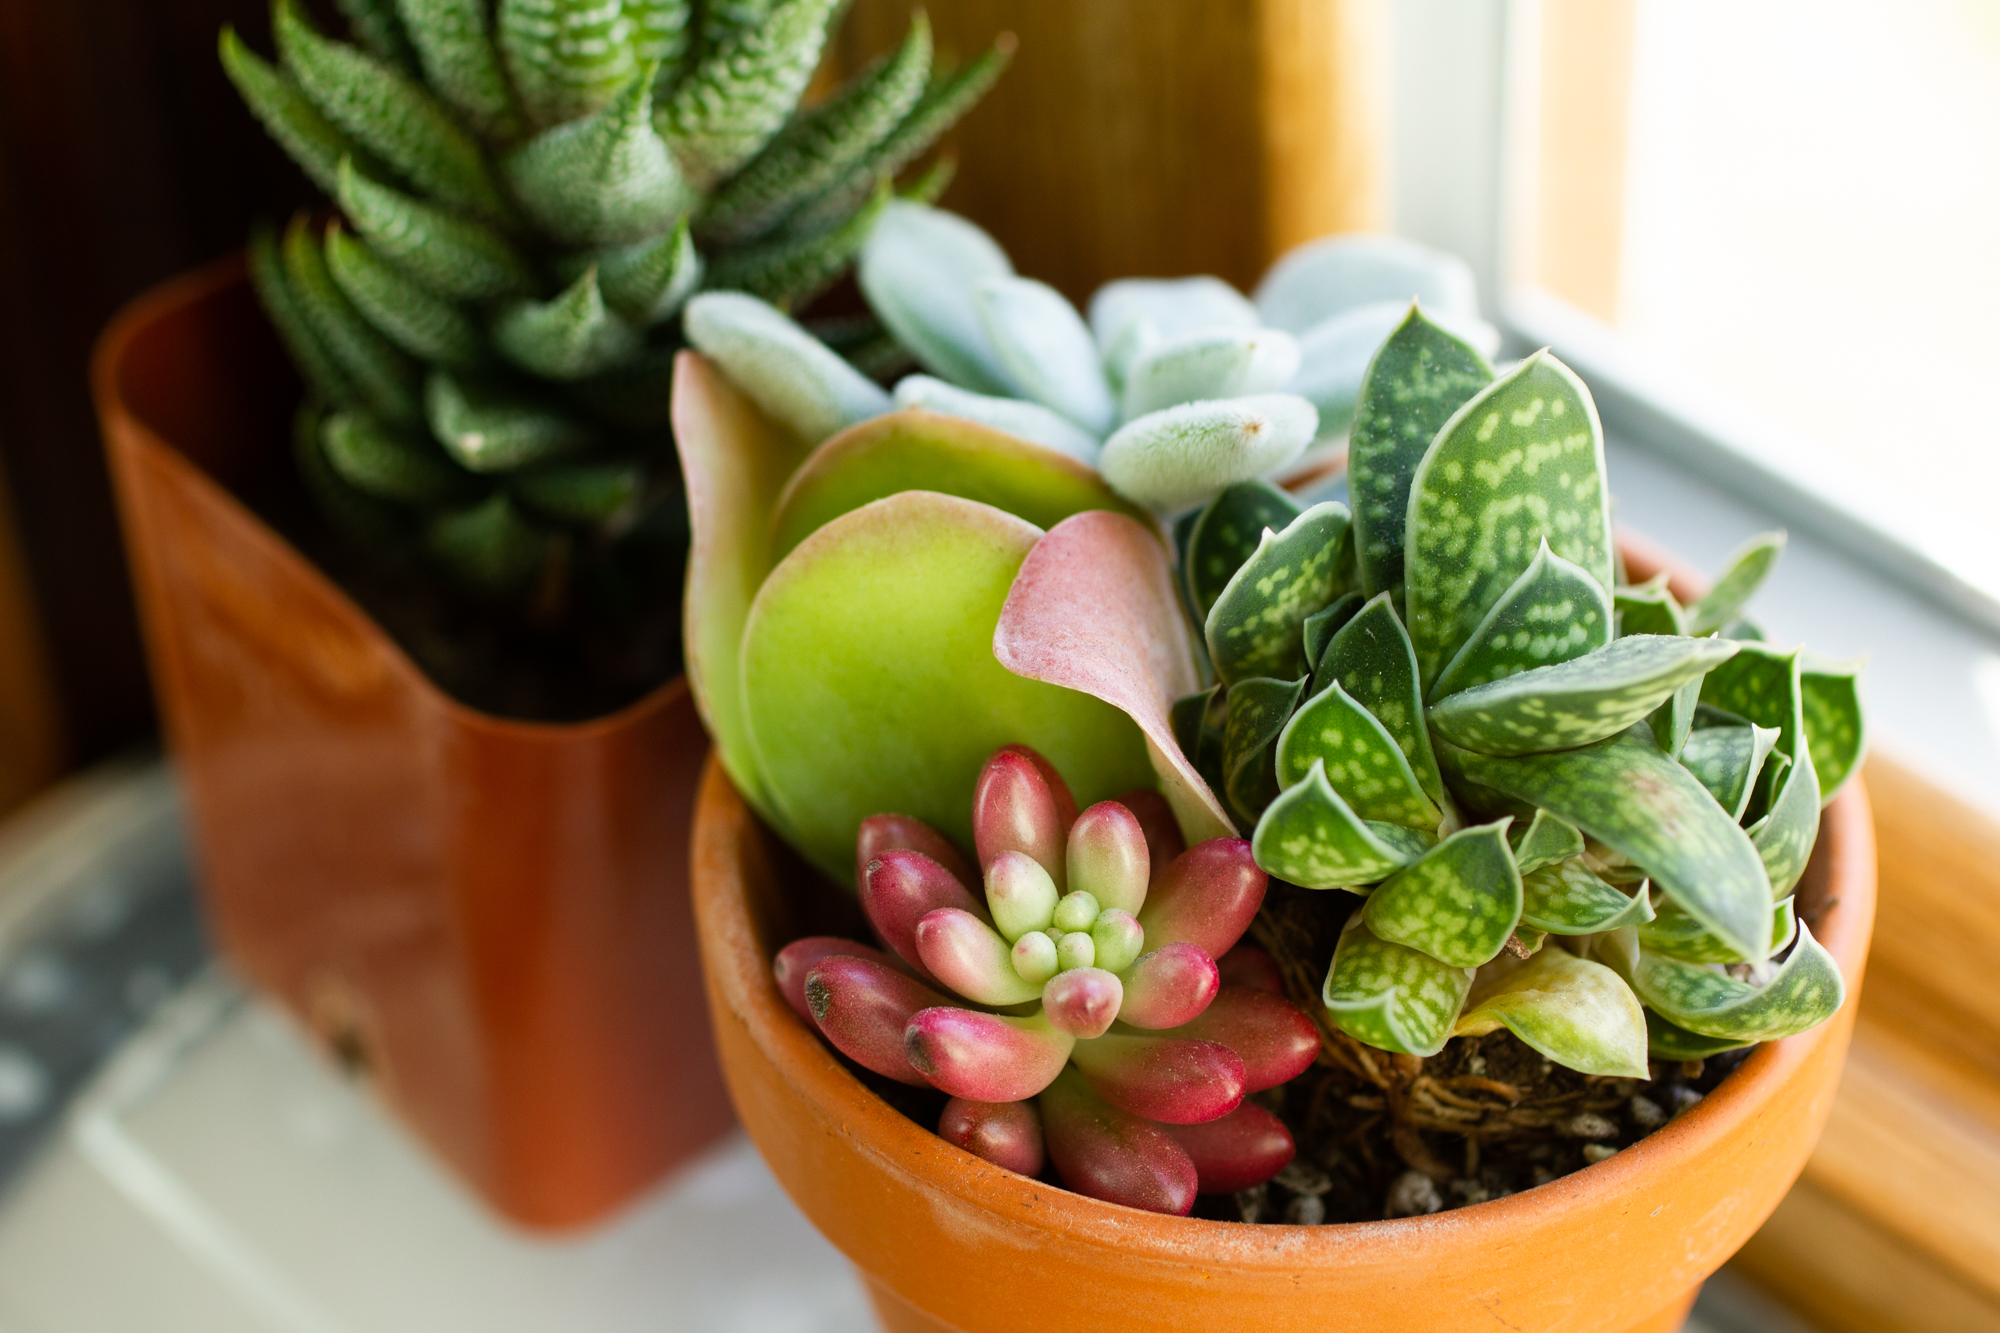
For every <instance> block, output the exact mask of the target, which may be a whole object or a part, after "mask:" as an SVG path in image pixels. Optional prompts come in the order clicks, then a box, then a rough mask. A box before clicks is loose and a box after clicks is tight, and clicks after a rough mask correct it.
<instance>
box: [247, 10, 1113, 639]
mask: <svg viewBox="0 0 2000 1333" xmlns="http://www.w3.org/2000/svg"><path fill="white" fill-rule="evenodd" d="M342 8H343V9H344V10H345V11H346V13H347V15H348V17H349V20H350V24H351V26H352V29H353V39H354V40H353V41H352V42H343V41H339V40H336V39H334V38H332V37H329V36H327V35H325V34H323V33H321V32H319V31H318V30H316V29H315V28H314V27H313V25H312V23H311V21H310V20H309V19H308V18H307V17H306V14H305V10H304V7H303V6H301V5H300V4H298V3H297V0H276V3H275V4H274V8H273V15H274V28H275V31H276V34H277V41H278V50H279V56H280V59H279V60H278V62H277V63H275V64H273V63H269V62H267V61H265V60H264V59H263V58H261V57H259V56H258V55H256V54H255V53H253V52H252V51H250V50H249V49H248V48H247V47H245V46H244V44H243V43H242V42H240V41H239V40H238V39H237V38H236V36H235V34H233V33H231V32H229V31H228V30H226V29H225V30H224V32H223V33H222V36H221V55H222V63H223V66H224V68H225V69H226V71H227V72H228V74H229V76H230V78H231V79H232V80H233V81H234V82H235V84H236V86H237V88H238V90H239V91H240V92H241V93H242V95H243V97H244V100H245V101H246V102H247V103H248V104H249V106H250V109H251V110H252V111H253V112H254V113H255V114H256V115H257V117H258V118H259V119H260V120H262V121H263V122H264V124H265V126H266V127H267V128H268V129H269V130H270V132H271V134H272V136H273V137H274V138H276V139H277V140H278V142H279V143H280V144H281V145H283V146H284V148H285V149H286V150H287V151H288V152H289V153H290V154H291V155H292V156H293V158H295V159H296V160H297V161H298V163H299V165H300V166H301V167H303V168H304V170H305V171H306V173H307V175H309V176H310V177H311V178H312V179H313V180H314V181H315V182H316V183H317V184H319V185H320V186H321V187H322V188H323V189H325V190H326V191H327V192H328V193H329V194H330V195H332V196H333V197H334V200H335V202H336V203H337V204H338V205H339V208H340V211H341V213H342V214H343V215H344V217H343V219H341V220H336V221H334V222H332V223H329V224H327V225H325V226H323V227H322V226H320V225H317V224H312V223H308V222H305V221H303V220H302V221H300V222H299V223H297V224H295V225H294V227H293V228H292V229H291V231H290V233H289V234H288V235H287V237H286V239H285V241H284V242H283V244H282V245H280V244H278V243H277V242H276V241H275V240H274V239H270V238H260V239H259V240H258V241H257V242H256V243H255V244H253V246H252V248H251V267H252V273H253V277H254V279H255V284H256V288H257V292H258V294H259V296H260V298H261V299H262V301H263V303H264V305H265V307H266V309H267V310H269V311H270V313H271V316H272V319H273V322H274V323H275V324H277V325H278V328H279V331H280V333H281V335H282V337H283V339H284V341H285V343H286V345H287V347H288V349H289V350H290V351H291V353H292V355H293V358H294V359H295V360H296V361H297V363H298V365H299V367H300V370H301V372H302V373H303V375H304V377H305V378H306V380H307V382H308V386H309V389H310V390H311V395H312V400H313V411H314V419H315V420H316V421H317V422H318V423H319V425H318V426H317V428H316V429H315V431H313V432H312V433H310V435H309V437H308V444H307V445H306V448H307V449H308V450H310V451H311V453H312V455H313V457H311V458H309V459H308V462H307V466H306V467H305V471H306V474H307V476H308V479H309V480H311V481H312V482H313V483H314V489H315V491H316V492H317V493H318V494H319V496H320V498H321V499H322V500H323V501H324V502H325V505H326V507H327V510H328V512H329V514H331V515H334V516H336V518H337V517H338V516H340V515H347V516H350V517H352V516H353V515H356V514H361V513H374V512H377V511H376V510H374V509H370V508H369V507H368V504H367V502H370V501H372V502H378V507H380V512H382V513H385V514H389V515H392V516H398V517H399V519H400V521H398V522H394V523H391V524H389V525H387V526H384V525H382V524H367V525H364V528H365V531H363V530H361V529H353V535H354V536H355V537H356V538H357V539H358V540H361V541H363V542H364V543H368V544H371V545H380V544H381V543H382V542H384V541H388V540H392V539H393V538H394V535H395V534H399V533H400V534H405V535H406V537H407V539H408V540H411V541H414V542H415V544H416V545H417V547H418V548H419V550H420V551H421V552H422V553H423V554H424V555H425V556H426V557H427V558H428V560H429V561H430V563H431V565H432V566H433V568H435V569H436V570H437V571H438V573H439V574H440V575H442V576H443V578H444V580H445V582H446V583H447V585H449V586H451V587H454V588H455V589H457V590H458V591H459V592H461V593H466V594H472V595H474V596H475V597H478V598H482V599H489V600H492V601H494V602H495V603H496V604H497V606H499V607H500V608H503V609H504V608H510V607H511V608H517V609H518V608H522V607H524V606H526V605H528V604H529V603H530V601H532V605H533V607H534V608H536V610H535V614H536V615H538V616H539V615H545V614H546V612H547V608H548V605H549V603H550V598H551V592H552V586H553V589H554V591H555V593H556V594H557V596H556V600H557V601H560V600H562V597H561V586H560V585H562V584H563V583H564V582H565V580H566V578H574V577H577V576H579V574H580V573H581V572H582V571H584V570H586V569H587V568H588V567H589V565H590V562H591V561H592V560H593V559H605V560H610V559H614V558H615V556H616V552H617V551H618V549H619V547H620V543H621V542H622V541H623V540H624V538H625V535H626V534H628V533H631V532H634V531H635V530H640V529H642V528H646V529H651V528H657V527H660V526H662V524H663V523H664V526H665V527H667V528H669V529H672V528H676V527H679V526H680V525H681V520H680V519H679V518H678V517H677V516H675V515H672V514H671V513H669V514H667V516H666V517H665V518H664V519H663V520H661V519H654V518H649V516H651V515H656V514H657V513H659V512H660V511H662V510H663V509H664V510H671V509H673V508H676V507H678V506H679V505H680V504H681V500H680V498H679V490H678V487H677V486H676V485H675V480H676V479H675V477H674V469H673V467H672V464H671V457H672V450H671V442H670V438H669V434H668V419H667V400H668V383H669V375H670V367H671V362H672V357H673V354H674V352H675V350H676V349H677V348H679V347H680V346H681V345H682V344H683V341H684V339H686V338H687V337H688V336H689V335H690V334H692V333H694V330H691V329H688V330H684V328H683V325H682V320H681V314H682V311H683V308H684V307H685V305H686V303H687V302H688V301H689V299H690V298H691V297H693V296H694V295H695V294H696V292H697V291H699V290H700V289H701V288H702V287H703V286H708V287H711V288H733V289H737V290H739V291H744V292H749V293H753V294H754V295H755V296H756V297H758V298H760V299H761V304H758V303H752V304H758V309H756V310H754V311H748V312H746V311H745V309H744V307H743V305H742V304H741V302H742V301H744V300H747V298H735V299H736V301H737V302H738V304H735V305H729V304H726V303H725V304H721V305H716V306H713V307H711V308H710V311H709V315H708V318H707V321H706V323H705V324H704V325H703V331H704V332H705V334H706V337H705V339H703V338H701V337H699V336H698V337H697V340H698V341H706V342H707V343H708V344H709V350H711V351H713V352H714V353H715V354H716V355H718V356H719V357H720V358H721V359H723V360H724V361H725V362H727V363H728V364H729V369H730V373H731V374H733V375H738V376H741V377H743V378H745V379H746V380H749V381H752V382H753V391H754V392H757V393H759V394H763V395H770V396H773V401H774V402H776V407H775V408H774V409H773V411H774V415H776V416H777V417H778V418H779V419H781V420H782V421H784V422H785V424H786V425H787V426H789V427H791V428H792V429H794V430H796V431H798V432H800V433H801V434H803V435H806V436H809V437H810V438H811V439H814V440H817V439H818V438H821V437H823V436H824V435H826V434H830V433H832V432H833V431H834V430H837V429H839V428H840V427H842V426H844V425H847V424H850V423H852V422H853V421H855V420H859V419H860V418H862V417H865V416H872V415H875V414H878V413H880V412H883V411H886V410H888V408H889V407H890V405H891V404H890V400H889V396H888V394H887V393H886V392H885V391H883V390H882V389H880V388H878V387H876V386H875V385H874V384H873V383H871V382H869V380H868V379H867V378H866V377H865V376H864V375H862V374H861V373H860V372H858V371H856V370H855V369H853V368H852V367H851V366H849V365H848V364H847V363H846V362H845V361H843V360H842V359H841V358H840V357H839V356H838V355H836V354H835V353H833V352H832V351H830V350H829V349H827V348H825V347H824V346H822V345H820V344H819V343H818V342H817V341H816V340H814V339H812V338H811V337H810V336H809V335H807V334H805V333H804V332H803V331H802V330H801V329H799V327H798V326H797V325H795V324H793V323H792V322H791V321H790V320H789V319H788V318H786V317H785V315H784V314H783V313H781V312H782V310H783V309H785V308H789V307H791V306H795V305H797V304H799V303H802V302H804V301H806V300H808V299H809V298H811V297H812V296H813V295H814V294H815V293H816V292H818V291H820V290H821V289H823V288H824V287H826V286H827V285H829V284H830V283H832V282H833V281H834V280H835V279H836V278H838V277H839V275H840V273H841V272H842V271H843V270H844V269H845V268H846V267H847V265H848V264H849V263H850V262H851V261H852V260H853V259H854V257H855V256H856V255H857V254H858V253H859V252H860V250H861V247H862V246H863V244H864V243H865V242H866V241H867V239H868V234H869V232H870V230H871V229H872V227H873V225H874V224H875V222H876V221H877V220H878V219H879V218H880V217H881V216H882V212H883V208H884V205H885V203H886V196H885V194H884V193H883V188H882V186H883V183H884V182H885V181H887V180H888V179H889V178H891V177H893V176H894V175H895V174H896V173H897V172H899V171H901V170H902V169H903V168H904V167H905V166H907V165H908V164H910V163H911V162H912V161H914V160H915V159H916V158H917V157H919V156H920V155H921V154H923V153H924V152H925V151H926V150H927V149H928V148H929V147H930V145H931V144H932V143H933V141H934V140H935V139H936V138H937V136H938V135H939V134H940V133H942V132H943V131H944V130H945V129H946V128H947V127H949V125H950V124H951V123H952V122H953V121H954V120H956V119H957V117H958V116H959V115H961V114H962V113H963V112H964V111H965V110H966V109H967V108H968V107H969V106H970V105H971V104H972V103H973V102H974V101H976V100H977V99H978V97H979V95H980V94H981V93H983V92H984V91H985V89H986V88H987V87H988V86H989V85H990V84H991V83H992V81H993V79H994V78H995V77H996V76H997V75H998V73H999V71H1000V68H1001V67H1002V66H1003V65H1004V64H1005V62H1006V59H1007V54H1008V52H1009V51H1011V49H1012V46H1011V40H1009V41H1007V42H1004V43H1003V44H1001V45H999V46H996V47H995V48H994V49H993V50H992V51H989V52H988V53H986V54H985V55H984V56H981V57H980V58H979V59H977V60H975V61H973V62H971V64H969V65H967V66H965V67H964V68H961V69H958V70H938V69H934V68H933V64H932V50H931V39H930V29H929V27H928V25H927V23H926V22H925V20H924V18H923V16H922V15H921V13H919V14H918V15H917V16H916V17H915V18H914V19H913V21H912V24H911V27H910V30H909V34H908V36H907V38H906V39H905V40H904V42H903V43H902V44H901V46H900V47H898V48H897V49H896V50H895V51H893V52H890V53H888V54H887V55H885V56H884V57H883V58H882V59H881V60H879V61H877V62H876V63H875V64H873V65H871V66H869V67H868V68H867V69H865V70H863V71H861V72H860V73H859V74H857V75H856V76H855V77H854V78H853V79H852V80H851V81H850V82H849V83H848V84H847V85H846V86H844V87H842V88H840V89H838V90H836V91H835V92H833V93H832V94H831V95H830V96H828V97H827V98H826V99H824V100H823V101H821V102H819V103H818V104H816V105H812V106H806V107H803V108H802V107H801V105H800V103H801V96H802V94H803V93H804V91H805V87H806V83H807V80H808V79H809V77H810V76H811V74H812V71H813V69H814V68H815V67H816V66H817V65H818V63H819V60H820V56H821V53H822V49H823V47H824V44H825V41H826V36H827V27H828V24H829V22H830V21H831V20H832V19H833V17H834V15H835V14H836V13H837V12H838V10H839V8H840V6H839V5H838V4H837V3H836V0H497V3H496V2H495V0H343V3H342ZM772 307H776V308H775V309H773V308H772ZM1084 342H1085V344H1086V346H1087V344H1088V335H1087V334H1086V335H1085V336H1084ZM788 358H789V359H788ZM778 400H782V401H778ZM322 464H323V465H322ZM663 464H665V466H664V467H663V466H662V465H663ZM347 526H349V527H350V529H352V528H353V525H352V524H349V525H347ZM663 578H665V579H666V580H668V581H670V582H677V581H678V580H677V578H675V577H674V576H673V575H672V574H671V573H668V574H666V575H663Z"/></svg>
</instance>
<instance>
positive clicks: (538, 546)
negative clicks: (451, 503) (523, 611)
mask: <svg viewBox="0 0 2000 1333" xmlns="http://www.w3.org/2000/svg"><path fill="white" fill-rule="evenodd" d="M424 544H425V546H426V548H427V549H428V550H429V551H430V554H431V557H432V558H433V559H434V560H436V561H437V562H438V564H440V565H441V566H443V567H444V569H445V571H446V572H447V573H448V574H449V575H450V576H451V577H452V578H454V579H456V580H457V581H458V582H460V583H462V584H464V585H465V586H467V587H468V588H471V589H473V590H475V591H478V592H481V593H484V594H485V595H487V596H489V597H496V598H507V597H514V596H518V595H519V594H520V593H521V592H522V591H523V590H524V589H526V588H527V586H528V585H529V584H530V583H532V582H534V580H535V577H536V576H537V575H539V574H540V573H541V572H542V570H543V568H544V567H545V566H546V565H547V564H548V561H549V558H550V556H551V555H552V554H553V553H554V551H555V549H556V548H555V543H554V542H553V541H552V540H551V536H550V534H549V533H548V532H547V531H546V530H544V529H543V528H540V527H538V526H536V525H535V524H534V523H532V522H530V521H529V520H528V519H527V518H525V517H523V515H522V514H521V511H520V510H519V509H518V508H517V507H516V506H515V504H514V502H513V501H512V500H511V499H509V498H508V496H507V493H506V492H505V491H495V492H494V493H493V494H492V495H490V496H488V497H487V498H486V499H485V500H482V501H481V502H480V503H478V504H476V505H474V506H472V507H471V508H469V509H448V510H445V511H443V512H442V513H439V514H437V515H435V516H434V517H433V518H432V519H431V521H430V523H429V524H428V525H427V527H426V528H425V532H424Z"/></svg>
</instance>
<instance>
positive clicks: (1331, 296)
mask: <svg viewBox="0 0 2000 1333" xmlns="http://www.w3.org/2000/svg"><path fill="white" fill-rule="evenodd" d="M1412 300H1416V301H1418V302H1421V303H1422V304H1423V306H1424V307H1425V308H1426V309H1428V310H1430V311H1432V312H1433V313H1435V314H1443V315H1470V316H1477V315H1478V314H1479V297H1478V292H1477V290H1476V288H1475V286H1474V283H1473V279H1472V270H1471V268H1469V267H1468V266H1467V265H1466V263H1465V261H1464V260H1462V259H1460V258H1458V257H1457V256H1456V255H1450V254H1446V253H1444V252H1443V251H1440V250H1433V249H1431V248H1430V247H1428V246H1424V245H1419V244H1417V243H1416V242H1415V241H1407V240H1404V239H1402V238H1401V237H1398V236H1380V235H1365V234H1362V235H1348V236H1329V237H1327V238H1325V239H1324V240H1318V241H1312V242H1309V243H1307V244H1305V245H1301V246H1299V247H1297V248H1296V249H1294V250H1290V251H1288V252H1287V253H1286V254H1285V255H1283V256H1282V257H1281V258H1280V259H1279V260H1278V262H1277V263H1275V264H1273V265H1271V268H1270V271H1269V272H1267V273H1266V274H1265V275H1264V280H1263V281H1262V282H1261V283H1259V284H1258V286H1257V294H1256V301H1257V312H1258V314H1259V315H1260V316H1262V318H1263V321H1264V323H1266V324H1268V325H1270V326H1271V327H1272V328H1276V329H1285V330H1287V331H1289V332H1291V333H1304V332H1305V331H1306V330H1307V329H1310V328H1311V327H1312V326H1313V325H1315V324H1318V323H1320V322H1322V321H1324V320H1326V319H1328V318H1329V317H1331V316H1333V315H1337V314H1339V313H1340V312H1341V311H1343V310H1352V309H1354V308H1355V307H1357V306H1364V305H1371V304H1374V303H1377V302H1382V301H1396V302H1399V303H1401V304H1402V305H1403V306H1404V308H1408V306H1409V304H1410V302H1411V301H1412Z"/></svg>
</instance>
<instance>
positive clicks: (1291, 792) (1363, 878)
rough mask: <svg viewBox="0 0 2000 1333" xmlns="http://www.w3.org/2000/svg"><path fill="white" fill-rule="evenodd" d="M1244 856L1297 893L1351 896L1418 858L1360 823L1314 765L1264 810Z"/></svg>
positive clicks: (1400, 843) (1412, 850) (1409, 848)
mask: <svg viewBox="0 0 2000 1333" xmlns="http://www.w3.org/2000/svg"><path fill="white" fill-rule="evenodd" d="M1384 827H1385V828H1387V827H1390V826H1384ZM1250 851H1251V855H1252V856H1254V857H1255V858H1256V861H1257V864H1258V866H1260V867H1261V868H1262V869H1263V870H1265V871H1266V872H1267V873H1269V874H1273V875H1276V876H1277V877H1278V878H1279V879H1282V880H1286V881H1289V882H1290V883H1293V884H1297V885H1299V886H1300V887H1302V888H1308V889H1335V888H1351V889H1355V890H1357V891H1359V889H1360V887H1361V886H1362V885H1367V884H1374V883H1376V882H1378V881H1380V880H1382V879H1384V878H1386V877H1387V876H1389V875H1391V874H1393V873H1395V872H1396V871H1397V870H1398V869H1400V868H1401V867H1402V866H1404V865H1406V864H1408V863H1409V862H1410V861H1412V860H1414V859H1415V858H1416V856H1417V855H1419V854H1421V853H1420V851H1418V850H1416V849H1415V844H1414V842H1411V843H1407V844H1406V843H1404V842H1403V841H1402V840H1400V839H1398V840H1397V841H1396V842H1391V841H1389V839H1388V838H1385V837H1384V836H1383V832H1382V830H1379V829H1376V828H1372V827H1370V826H1369V825H1368V824H1367V823H1366V822H1364V821H1363V820H1362V819H1361V817H1360V816H1359V815H1357V814H1355V813H1354V811H1352V810H1351V809H1349V808H1348V805H1347V802H1345V801H1343V800H1341V799H1340V794H1339V793H1338V792H1336V791H1334V789H1333V787H1332V785H1331V784H1330V783H1328V782H1327V780H1326V770H1325V769H1324V768H1322V767H1319V766H1317V765H1315V766H1314V768H1313V769H1312V771H1311V772H1309V773H1307V774H1306V775H1305V777H1303V778H1301V779H1299V781H1298V782H1296V783H1294V784H1293V785H1292V786H1290V787H1288V788H1286V789H1285V790H1284V791H1283V792H1281V793H1280V794H1279V796H1278V798H1277V799H1276V800H1274V801H1272V802H1271V804H1270V805H1268V806H1267V807H1265V810H1264V813H1263V815H1262V816H1260V817H1259V818H1258V820H1257V828H1256V831H1255V832H1254V833H1253V834H1252V835H1251V838H1250Z"/></svg>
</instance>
